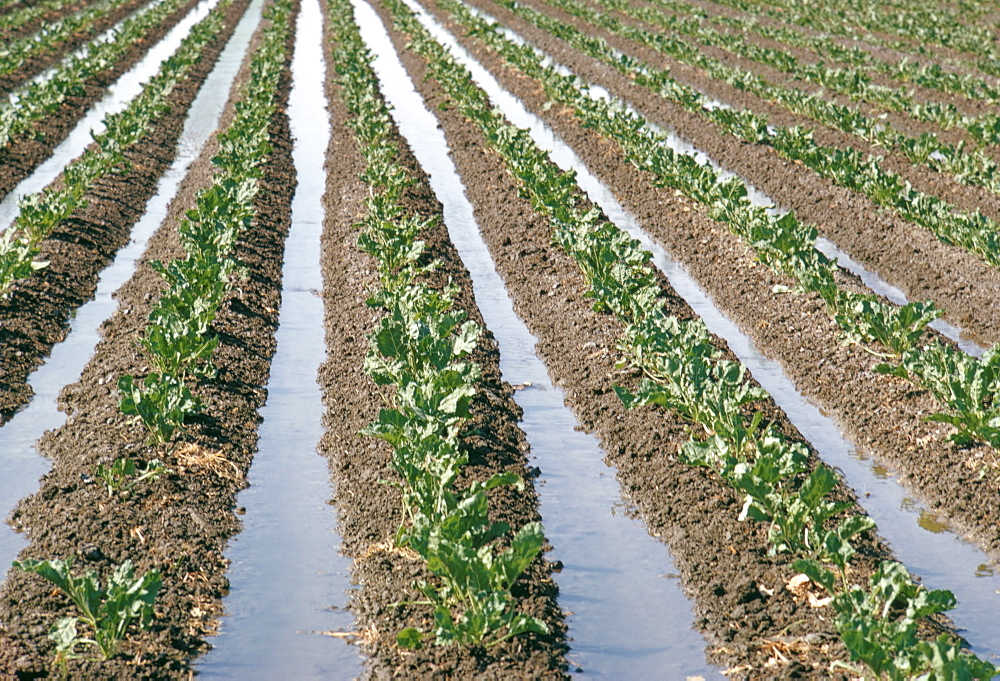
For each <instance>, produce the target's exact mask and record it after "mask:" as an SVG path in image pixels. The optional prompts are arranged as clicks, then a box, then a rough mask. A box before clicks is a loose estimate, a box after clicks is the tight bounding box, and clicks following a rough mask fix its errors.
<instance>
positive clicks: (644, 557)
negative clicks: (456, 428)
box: [355, 2, 712, 678]
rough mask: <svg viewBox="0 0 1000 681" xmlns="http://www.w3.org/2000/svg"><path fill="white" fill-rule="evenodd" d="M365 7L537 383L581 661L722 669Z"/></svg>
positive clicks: (379, 64)
mask: <svg viewBox="0 0 1000 681" xmlns="http://www.w3.org/2000/svg"><path fill="white" fill-rule="evenodd" d="M355 7H356V12H357V15H358V22H359V24H360V26H361V32H362V35H363V37H364V39H365V41H366V42H367V43H368V46H369V48H370V49H371V50H372V51H373V52H374V53H375V54H376V61H375V70H376V72H377V73H378V76H379V79H380V81H381V87H382V91H383V93H384V95H385V97H386V99H387V100H388V102H389V104H390V106H392V107H393V109H394V118H395V119H396V123H397V125H398V126H399V128H400V131H401V133H402V134H403V136H404V137H405V138H406V139H407V141H408V142H409V144H410V146H411V147H412V149H413V152H414V154H415V155H416V157H417V160H418V161H419V162H420V164H421V166H422V167H423V168H424V170H425V171H426V172H427V173H428V174H429V175H430V178H431V187H432V188H433V189H434V191H435V193H436V194H437V197H438V199H439V200H440V201H441V202H442V204H443V205H444V218H445V223H446V225H447V227H448V232H449V234H450V236H451V239H452V241H453V242H454V244H455V247H456V248H457V250H458V252H459V255H460V256H461V258H462V261H463V262H464V263H465V265H466V267H467V268H468V269H469V271H470V273H471V275H472V280H473V287H474V292H475V296H476V301H477V303H478V304H479V307H480V309H481V311H482V314H483V317H484V319H485V321H486V325H487V326H488V327H489V328H490V330H491V331H492V332H493V333H494V334H495V336H496V339H497V342H498V343H499V346H500V357H501V360H500V367H501V371H502V373H503V377H504V379H505V380H506V381H508V382H510V383H512V384H515V385H525V386H528V387H526V388H524V389H522V390H519V391H518V392H517V393H516V394H515V400H516V401H517V403H518V405H520V406H521V408H522V409H523V410H524V417H523V421H522V423H521V427H522V428H523V429H524V431H525V434H526V435H527V438H528V441H529V443H530V444H531V451H532V453H533V456H534V462H535V463H536V465H537V466H538V467H539V468H540V469H541V471H542V474H541V477H540V478H539V484H538V493H539V496H540V501H541V513H542V519H543V522H544V525H545V533H546V535H547V536H548V538H549V540H550V541H551V543H552V544H553V546H554V547H555V548H554V550H553V551H552V553H551V554H549V557H550V558H551V559H552V560H559V561H562V563H563V565H564V568H563V570H562V572H561V573H559V574H557V575H556V581H557V582H558V584H559V592H560V596H559V603H560V606H561V607H562V608H563V609H565V610H568V611H569V612H570V613H572V614H571V615H570V616H569V618H568V623H569V637H570V638H571V639H572V641H571V644H570V645H571V650H570V653H569V655H568V658H569V660H570V663H571V665H575V667H573V666H571V668H576V667H578V668H579V669H580V670H582V671H583V672H584V673H586V674H587V675H588V676H603V677H610V678H621V677H623V676H624V675H626V674H627V675H629V676H635V677H637V678H657V677H659V678H684V676H685V675H696V674H708V673H711V671H712V670H711V668H710V667H708V666H707V664H706V663H705V660H704V652H703V650H704V647H705V642H704V641H703V640H702V639H701V637H700V636H699V635H698V634H697V633H695V632H694V631H693V630H692V629H691V623H692V621H693V619H694V618H693V615H692V612H691V605H690V603H689V602H688V601H687V599H686V598H685V597H684V595H683V594H682V593H681V590H680V588H679V584H678V583H677V582H676V581H675V578H674V577H673V576H672V574H671V573H673V572H674V567H673V561H672V558H671V556H670V554H669V552H668V550H667V549H666V547H665V546H663V544H661V543H660V542H658V541H656V540H655V539H653V538H652V537H650V536H649V534H648V533H647V532H646V530H645V528H644V527H643V525H642V523H641V522H639V521H638V520H636V519H634V518H633V517H631V516H630V509H629V508H628V506H627V504H625V503H624V502H623V501H622V499H621V492H620V490H619V487H618V483H617V482H616V480H615V477H614V471H613V470H612V469H609V468H608V467H607V466H606V465H605V464H604V463H603V462H602V458H603V457H604V452H603V451H602V450H601V448H600V445H599V444H598V442H597V440H596V439H595V438H594V437H592V436H590V435H587V434H585V433H582V432H579V431H577V430H576V428H577V427H578V424H577V422H576V419H575V418H574V416H573V414H572V412H570V411H569V409H568V408H567V407H566V406H565V405H564V398H563V394H562V392H561V391H560V390H557V389H555V388H554V387H553V386H552V385H551V383H550V382H549V379H548V375H547V373H546V370H545V366H544V365H543V364H542V362H541V361H540V360H539V359H538V357H537V356H536V355H535V352H534V346H535V338H534V337H533V336H532V335H531V334H530V333H529V331H528V329H527V328H526V327H525V326H524V324H523V323H522V322H521V320H520V319H519V318H518V317H517V316H516V315H515V313H514V309H513V304H512V302H511V300H510V298H509V297H508V296H507V293H506V290H505V288H504V284H503V281H502V280H501V279H500V276H499V275H498V274H497V272H496V270H495V268H494V265H493V261H492V260H491V258H490V255H489V252H488V250H487V248H486V245H485V244H484V243H483V241H482V239H481V237H480V235H479V230H478V227H477V225H476V222H475V218H474V217H473V213H472V206H471V205H470V204H469V202H468V200H467V199H466V197H465V194H464V189H463V186H462V181H461V179H460V178H459V177H458V175H457V173H456V170H455V168H454V165H453V164H452V162H451V160H450V159H449V158H448V155H447V151H448V147H447V143H446V141H445V139H444V136H443V134H442V133H441V131H440V130H439V129H438V128H437V127H436V126H437V123H436V120H435V118H434V116H433V115H432V114H431V113H430V112H429V111H427V109H426V108H425V107H424V103H423V100H422V99H421V98H420V96H419V95H418V94H417V93H416V92H415V91H414V90H413V86H412V83H411V82H410V80H409V78H408V76H407V75H406V73H405V71H404V70H403V67H402V65H401V64H400V63H399V61H398V59H397V57H396V55H395V52H394V51H393V48H392V45H391V43H390V42H389V38H388V36H387V35H386V34H385V31H384V28H383V27H382V24H381V23H380V21H379V19H378V17H377V16H376V15H375V14H374V12H373V11H372V9H371V8H370V7H369V6H368V5H366V4H363V3H360V2H356V3H355ZM398 112H405V113H402V114H399V113H398Z"/></svg>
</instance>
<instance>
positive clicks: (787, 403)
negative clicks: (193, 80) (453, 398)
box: [406, 0, 1000, 656]
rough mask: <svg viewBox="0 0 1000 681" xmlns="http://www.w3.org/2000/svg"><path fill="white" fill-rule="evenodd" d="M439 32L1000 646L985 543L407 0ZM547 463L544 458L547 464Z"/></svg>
mask: <svg viewBox="0 0 1000 681" xmlns="http://www.w3.org/2000/svg"><path fill="white" fill-rule="evenodd" d="M406 1H407V2H408V4H410V5H411V8H412V9H414V10H415V11H417V15H418V17H419V18H420V20H421V21H422V22H423V23H424V25H425V26H426V27H427V28H428V30H430V31H431V33H432V34H433V35H434V37H435V38H436V39H438V40H440V41H441V42H442V43H444V44H445V45H446V46H447V47H448V48H449V49H450V50H451V52H452V54H454V55H455V56H456V58H457V59H458V60H459V61H460V62H461V63H463V64H464V65H465V66H466V67H467V68H469V70H470V71H471V72H472V74H473V80H474V81H475V82H476V83H477V84H478V85H479V86H480V87H482V88H483V89H484V90H485V91H486V92H487V94H488V95H489V96H490V99H491V100H492V102H493V103H494V105H496V106H499V107H500V108H501V110H503V112H504V114H505V115H506V116H507V118H508V119H509V120H510V121H512V122H513V123H514V124H515V125H518V126H520V127H523V128H527V129H528V130H529V131H530V132H531V134H532V136H533V137H534V139H535V141H536V143H537V144H538V145H539V146H540V147H541V148H543V149H545V150H548V151H549V152H550V157H551V159H552V160H553V162H555V163H556V164H557V165H559V166H560V167H562V168H564V169H572V170H574V171H575V172H576V173H577V180H578V182H579V183H580V186H581V187H582V188H583V189H584V191H586V192H587V194H588V196H589V197H590V199H591V200H592V201H594V202H595V203H597V204H598V205H599V206H600V207H601V208H602V209H603V210H604V212H605V213H606V214H607V215H608V217H609V218H610V219H611V220H612V221H613V222H615V224H617V225H618V226H619V227H620V228H621V229H624V230H626V231H627V232H629V234H630V235H631V236H633V238H636V239H637V240H639V241H640V242H641V243H642V247H643V248H645V249H647V250H649V251H650V252H652V253H653V257H654V263H655V265H656V266H657V267H658V268H659V269H660V270H661V271H662V272H663V273H664V274H665V276H666V277H667V278H668V279H669V280H670V283H671V285H672V286H673V287H674V289H675V290H676V291H677V292H678V293H679V294H680V295H681V296H682V297H683V298H684V299H685V300H686V301H687V302H688V304H689V305H690V306H691V307H692V308H693V309H694V311H695V312H696V313H697V314H698V315H699V316H700V317H702V319H704V321H705V323H706V325H707V326H708V328H709V330H710V331H711V332H712V333H714V334H716V335H717V336H720V337H721V338H724V339H725V340H726V342H727V343H728V344H729V347H730V348H731V349H732V351H733V352H734V353H735V354H736V355H737V356H738V357H739V359H740V361H742V362H743V363H744V364H745V365H746V366H747V368H748V369H749V370H750V372H751V373H752V374H753V376H754V378H756V379H757V380H758V381H759V382H760V384H761V385H762V386H763V387H764V389H766V390H767V391H768V392H769V393H770V394H771V395H772V396H773V397H774V399H775V402H776V403H777V404H778V406H779V407H781V408H782V409H783V410H784V411H785V413H786V414H787V415H788V417H789V419H790V420H791V422H792V423H793V424H794V425H795V426H796V427H797V428H798V429H799V431H801V432H802V434H803V435H804V436H805V437H806V438H807V439H808V440H809V441H810V442H811V443H812V444H813V446H814V447H815V448H816V450H817V451H818V452H819V454H820V456H821V457H822V458H823V460H824V461H826V462H827V463H828V464H829V465H831V466H834V467H836V468H838V469H840V471H841V472H842V474H843V478H844V480H845V482H846V484H848V485H850V486H851V487H852V488H853V489H854V490H855V491H856V492H857V493H858V496H859V498H860V499H861V501H862V505H863V506H864V508H865V510H866V511H867V512H868V513H869V514H870V515H871V516H872V518H873V519H874V520H875V521H876V523H878V527H879V532H880V533H881V534H882V536H883V537H885V538H886V539H887V540H888V542H889V544H890V546H891V547H892V548H893V550H894V552H895V554H896V556H897V557H898V558H899V559H900V560H901V561H903V562H904V563H905V564H906V565H907V566H908V567H909V568H910V570H911V571H912V572H913V573H914V574H916V575H919V576H920V577H922V578H923V580H924V584H925V585H927V586H928V587H930V588H944V589H950V590H951V591H953V592H954V594H955V596H956V597H957V598H958V601H959V605H958V607H957V608H956V609H955V610H954V611H952V612H951V613H950V614H951V615H952V619H953V621H954V622H955V623H956V624H957V626H958V627H960V628H961V629H962V630H963V633H964V634H965V635H966V637H967V638H968V639H969V641H970V643H971V644H972V646H973V649H974V650H975V651H976V652H977V653H978V654H981V655H985V656H989V655H990V654H1000V628H998V627H997V626H996V612H998V610H1000V575H998V574H997V571H996V570H994V569H993V568H992V567H991V566H990V565H989V560H988V559H987V558H986V556H985V554H983V553H982V552H981V551H980V550H979V549H977V548H976V547H974V546H973V545H971V544H969V543H967V542H965V541H963V540H962V539H961V538H959V537H958V536H957V535H955V534H954V533H952V532H950V531H945V528H946V527H947V520H944V521H943V522H942V520H941V519H938V520H937V521H936V522H935V523H934V524H933V525H932V526H933V527H934V529H933V530H929V529H927V528H928V526H931V524H930V523H928V522H927V519H928V517H936V516H934V514H933V513H930V512H928V511H927V509H926V508H925V507H924V506H922V505H921V504H919V503H917V502H915V501H913V500H912V499H911V498H910V497H909V496H907V492H906V491H905V490H904V489H903V488H902V487H901V486H900V485H899V484H898V483H897V482H896V481H895V480H894V479H893V478H892V477H891V476H882V477H879V475H877V474H876V472H875V471H873V470H872V468H871V466H870V465H868V463H867V462H865V461H863V459H861V458H860V457H859V456H858V455H857V453H856V451H855V448H854V446H853V445H852V444H851V443H850V442H849V441H847V440H846V439H845V438H844V437H843V435H842V434H841V433H840V430H839V428H838V427H837V425H836V423H835V422H834V421H833V420H832V419H830V418H829V417H827V416H826V415H825V414H823V413H822V412H821V411H820V410H819V409H817V408H816V407H815V406H814V405H812V404H811V403H810V402H809V401H808V400H807V399H806V398H805V397H804V396H803V395H802V394H801V393H799V392H798V391H797V390H796V388H795V386H794V384H793V383H792V382H791V381H790V380H789V379H788V377H787V376H786V375H785V374H784V371H783V370H782V368H781V366H780V365H779V364H778V363H777V362H775V361H773V360H770V359H768V358H766V357H764V356H763V355H761V353H760V352H759V351H758V350H757V349H756V348H755V347H754V345H753V343H752V342H751V341H750V339H749V338H748V337H747V336H746V335H745V334H743V332H742V331H740V330H739V328H738V327H736V325H735V324H733V323H732V322H731V321H730V320H729V319H728V318H727V317H726V316H725V315H724V314H723V313H722V312H721V311H720V310H719V309H718V308H717V307H716V306H715V304H714V303H713V302H712V300H711V298H709V296H708V295H707V294H706V293H705V292H704V291H703V290H702V289H701V288H700V287H699V286H698V284H697V283H695V281H694V280H693V279H692V278H691V277H690V275H688V273H687V272H686V271H685V270H684V269H683V268H682V267H681V266H680V265H679V264H678V263H676V262H675V261H673V260H672V259H671V258H670V256H669V254H668V253H667V252H666V251H665V250H664V249H663V248H662V246H660V245H658V244H656V243H654V242H653V241H652V240H651V239H649V237H648V236H647V235H646V234H645V233H644V232H643V231H642V228H641V226H640V225H639V224H638V223H637V222H636V221H635V219H634V218H633V217H632V216H631V215H629V214H628V213H627V212H626V211H625V210H624V209H623V208H622V207H621V206H620V205H619V204H618V202H617V200H616V199H615V197H614V196H613V194H612V193H611V191H610V190H609V189H608V188H607V187H606V186H604V185H603V184H602V183H601V182H600V180H598V179H597V178H596V177H594V176H593V175H591V173H590V172H589V171H588V169H587V168H586V166H585V165H584V164H583V163H582V162H581V161H580V159H579V158H578V157H577V156H576V155H575V154H574V153H573V152H572V150H571V149H569V147H567V146H566V145H565V144H564V143H562V141H561V140H559V139H558V138H557V137H556V136H555V135H554V134H553V132H552V130H551V129H549V128H548V127H547V126H546V125H545V124H544V123H543V122H542V121H541V120H540V119H538V118H537V117H536V116H534V115H533V114H531V113H530V112H528V111H527V110H526V109H525V108H524V107H523V105H522V104H521V103H520V102H519V101H518V100H517V99H516V98H514V97H513V96H512V95H510V93H508V92H506V91H504V90H503V89H502V88H501V86H500V85H499V84H498V83H497V82H496V80H495V79H494V78H493V77H492V76H491V75H490V74H489V73H488V72H487V71H486V70H485V69H484V68H483V67H482V66H481V65H479V64H478V63H477V62H476V61H475V60H474V59H473V58H472V57H471V56H469V55H468V53H466V52H465V50H464V49H462V48H461V46H459V45H458V44H457V42H456V40H455V39H454V37H453V36H451V35H450V34H449V33H448V32H447V31H445V30H444V29H443V28H442V27H441V26H440V25H439V24H438V23H437V22H436V21H435V20H434V19H433V18H432V17H430V16H429V15H428V14H427V13H426V12H424V11H423V10H422V9H420V8H419V7H417V6H415V5H413V4H412V2H413V0H406ZM542 468H543V470H544V466H543V467H542Z"/></svg>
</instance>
